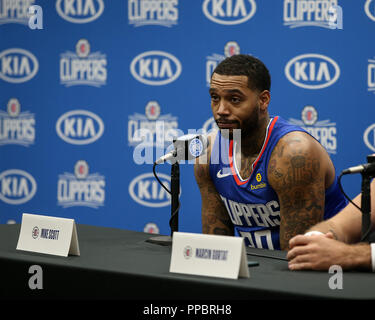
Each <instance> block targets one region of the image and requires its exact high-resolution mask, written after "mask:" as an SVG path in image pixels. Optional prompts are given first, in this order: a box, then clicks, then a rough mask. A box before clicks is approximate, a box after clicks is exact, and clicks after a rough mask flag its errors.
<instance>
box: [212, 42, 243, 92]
mask: <svg viewBox="0 0 375 320" xmlns="http://www.w3.org/2000/svg"><path fill="white" fill-rule="evenodd" d="M239 53H240V46H239V45H238V43H237V42H235V41H229V42H227V43H226V44H225V46H224V55H222V54H219V53H213V54H212V55H211V56H207V57H206V84H207V86H208V87H209V86H210V82H211V75H212V73H213V71H214V70H215V68H216V67H217V65H218V64H219V63H220V62H221V61H222V60H224V59H225V58H226V57H231V56H233V55H235V54H239Z"/></svg>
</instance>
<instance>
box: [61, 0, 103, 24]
mask: <svg viewBox="0 0 375 320" xmlns="http://www.w3.org/2000/svg"><path fill="white" fill-rule="evenodd" d="M103 10H104V1H103V0H57V1H56V11H57V13H58V14H59V16H60V17H61V18H63V19H64V20H66V21H69V22H72V23H88V22H92V21H94V20H96V19H98V18H99V17H100V16H101V14H102V13H103Z"/></svg>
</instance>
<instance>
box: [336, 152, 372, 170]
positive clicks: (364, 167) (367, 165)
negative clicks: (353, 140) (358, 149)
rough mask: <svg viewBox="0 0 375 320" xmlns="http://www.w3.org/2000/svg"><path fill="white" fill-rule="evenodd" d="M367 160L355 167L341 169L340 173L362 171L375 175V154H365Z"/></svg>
mask: <svg viewBox="0 0 375 320" xmlns="http://www.w3.org/2000/svg"><path fill="white" fill-rule="evenodd" d="M367 160H368V161H369V163H365V164H360V165H358V166H355V167H350V168H348V169H345V170H343V171H342V173H341V174H342V175H344V174H353V173H364V174H369V175H375V155H370V156H367Z"/></svg>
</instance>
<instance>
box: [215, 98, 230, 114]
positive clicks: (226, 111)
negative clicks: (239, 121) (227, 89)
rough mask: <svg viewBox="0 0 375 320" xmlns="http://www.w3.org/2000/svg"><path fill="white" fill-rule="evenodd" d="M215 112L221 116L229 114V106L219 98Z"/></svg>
mask: <svg viewBox="0 0 375 320" xmlns="http://www.w3.org/2000/svg"><path fill="white" fill-rule="evenodd" d="M217 114H218V115H222V116H228V115H230V112H229V107H228V105H227V104H226V103H225V101H224V100H223V99H221V100H220V102H219V106H218V109H217Z"/></svg>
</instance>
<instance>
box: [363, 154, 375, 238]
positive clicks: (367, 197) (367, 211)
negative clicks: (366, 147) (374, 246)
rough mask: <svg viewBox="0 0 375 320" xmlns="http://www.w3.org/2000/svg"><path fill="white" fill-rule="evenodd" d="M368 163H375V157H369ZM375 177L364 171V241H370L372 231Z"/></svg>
mask: <svg viewBox="0 0 375 320" xmlns="http://www.w3.org/2000/svg"><path fill="white" fill-rule="evenodd" d="M367 162H369V163H371V162H375V156H372V155H370V156H367ZM374 176H375V175H374V174H373V173H371V172H366V170H364V171H362V195H361V211H362V239H361V240H362V241H369V236H370V231H371V190H370V183H371V180H372V178H373V177H374Z"/></svg>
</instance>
